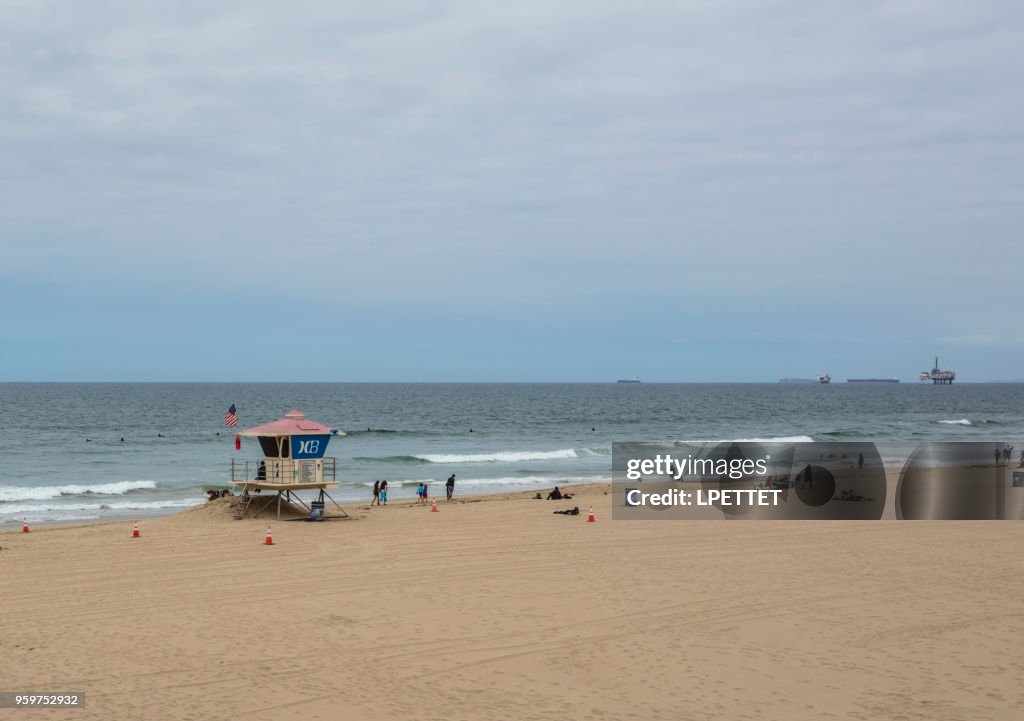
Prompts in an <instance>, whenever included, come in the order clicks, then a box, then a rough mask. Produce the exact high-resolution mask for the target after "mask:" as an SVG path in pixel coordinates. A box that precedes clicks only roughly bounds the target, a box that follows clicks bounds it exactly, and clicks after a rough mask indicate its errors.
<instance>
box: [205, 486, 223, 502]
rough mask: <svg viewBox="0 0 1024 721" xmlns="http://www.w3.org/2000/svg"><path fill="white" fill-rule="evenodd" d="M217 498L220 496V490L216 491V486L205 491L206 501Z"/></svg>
mask: <svg viewBox="0 0 1024 721" xmlns="http://www.w3.org/2000/svg"><path fill="white" fill-rule="evenodd" d="M218 498H220V491H218V490H217V489H216V488H211V489H210V490H208V491H207V492H206V500H207V501H215V500H217V499H218Z"/></svg>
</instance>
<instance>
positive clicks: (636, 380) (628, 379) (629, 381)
mask: <svg viewBox="0 0 1024 721" xmlns="http://www.w3.org/2000/svg"><path fill="white" fill-rule="evenodd" d="M615 382H616V383H639V382H640V377H639V376H637V377H635V378H622V379H619V380H617V381H615Z"/></svg>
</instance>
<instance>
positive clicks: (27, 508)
mask: <svg viewBox="0 0 1024 721" xmlns="http://www.w3.org/2000/svg"><path fill="white" fill-rule="evenodd" d="M200 503H202V500H194V499H188V498H178V499H168V500H166V501H114V502H112V503H74V502H71V503H12V504H10V505H4V506H2V507H0V513H3V514H5V515H6V514H11V515H20V514H33V515H34V514H37V513H54V512H57V513H60V514H61V515H60V516H59V517H60V518H64V517H65V515H64V514H66V513H71V512H73V511H77V512H82V511H159V510H161V509H163V508H189V507H190V506H196V505H198V504H200Z"/></svg>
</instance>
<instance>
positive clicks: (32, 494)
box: [0, 481, 156, 511]
mask: <svg viewBox="0 0 1024 721" xmlns="http://www.w3.org/2000/svg"><path fill="white" fill-rule="evenodd" d="M153 488H156V483H154V482H153V481H119V482H117V483H95V484H91V485H79V484H69V485H64V486H11V487H8V488H3V487H0V503H9V502H11V501H46V500H49V499H51V498H60V497H61V496H82V495H87V494H88V495H100V496H121V495H124V494H125V493H128V492H129V491H142V490H149V489H153ZM3 510H5V511H6V510H8V509H7V508H6V507H4V508H3Z"/></svg>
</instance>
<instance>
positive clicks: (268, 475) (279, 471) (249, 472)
mask: <svg viewBox="0 0 1024 721" xmlns="http://www.w3.org/2000/svg"><path fill="white" fill-rule="evenodd" d="M263 462H264V463H265V464H266V470H265V472H264V473H260V461H250V460H242V459H237V458H232V459H231V480H232V481H234V482H236V483H238V482H241V483H246V482H248V483H266V484H274V485H287V484H296V485H299V484H313V483H336V482H337V479H338V461H337V459H336V458H331V457H330V456H325V457H324V458H308V459H307V458H303V459H294V458H265V459H263Z"/></svg>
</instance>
